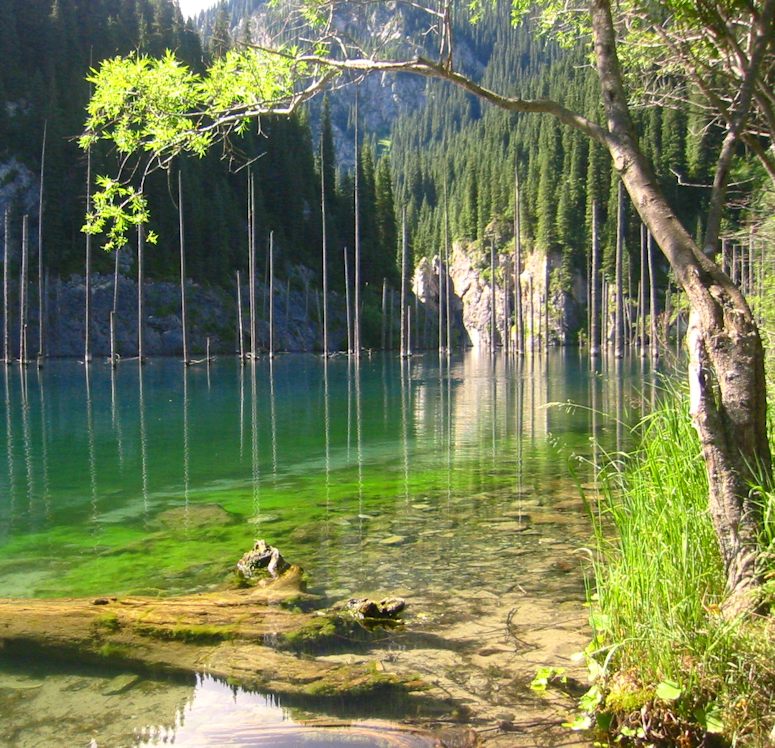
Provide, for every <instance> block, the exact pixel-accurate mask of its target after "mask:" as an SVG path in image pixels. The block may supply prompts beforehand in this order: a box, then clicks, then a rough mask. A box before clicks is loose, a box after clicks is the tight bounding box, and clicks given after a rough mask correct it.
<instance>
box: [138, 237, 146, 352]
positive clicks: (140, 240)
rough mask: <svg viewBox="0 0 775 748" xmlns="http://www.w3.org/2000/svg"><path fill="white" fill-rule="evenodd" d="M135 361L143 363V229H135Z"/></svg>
mask: <svg viewBox="0 0 775 748" xmlns="http://www.w3.org/2000/svg"><path fill="white" fill-rule="evenodd" d="M137 359H138V361H139V362H140V364H141V365H142V364H144V363H145V227H144V226H138V227H137Z"/></svg>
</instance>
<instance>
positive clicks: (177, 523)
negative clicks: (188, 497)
mask: <svg viewBox="0 0 775 748" xmlns="http://www.w3.org/2000/svg"><path fill="white" fill-rule="evenodd" d="M237 520H238V517H237V516H236V515H234V514H232V513H231V512H227V511H226V510H225V509H224V508H223V507H222V506H220V505H219V504H189V505H187V506H176V507H172V508H171V509H167V510H165V511H163V512H161V513H160V514H158V515H157V516H156V519H155V521H154V524H156V525H161V526H162V527H164V528H165V529H168V530H174V529H179V528H183V529H189V530H191V529H194V528H198V527H223V526H225V525H231V524H233V523H234V522H236V521H237Z"/></svg>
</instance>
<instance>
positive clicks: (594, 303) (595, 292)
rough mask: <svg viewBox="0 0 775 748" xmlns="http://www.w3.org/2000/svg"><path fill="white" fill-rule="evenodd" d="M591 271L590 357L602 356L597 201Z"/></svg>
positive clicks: (594, 207)
mask: <svg viewBox="0 0 775 748" xmlns="http://www.w3.org/2000/svg"><path fill="white" fill-rule="evenodd" d="M591 254H592V257H591V265H590V269H589V355H590V356H592V357H593V358H594V357H596V356H599V355H600V310H599V308H598V307H599V306H600V237H599V232H598V228H597V201H595V200H593V201H592V251H591Z"/></svg>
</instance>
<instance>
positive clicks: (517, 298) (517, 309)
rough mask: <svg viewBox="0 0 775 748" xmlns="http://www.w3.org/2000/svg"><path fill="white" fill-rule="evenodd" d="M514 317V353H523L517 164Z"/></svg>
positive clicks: (517, 171) (517, 167) (517, 173)
mask: <svg viewBox="0 0 775 748" xmlns="http://www.w3.org/2000/svg"><path fill="white" fill-rule="evenodd" d="M514 317H515V323H516V343H515V346H514V352H515V353H517V354H518V355H520V356H522V355H524V353H525V324H524V321H525V318H524V311H523V309H522V223H521V208H520V194H519V164H518V163H517V162H515V163H514Z"/></svg>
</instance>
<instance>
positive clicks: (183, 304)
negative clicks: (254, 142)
mask: <svg viewBox="0 0 775 748" xmlns="http://www.w3.org/2000/svg"><path fill="white" fill-rule="evenodd" d="M178 232H179V237H180V325H181V328H182V333H183V363H184V365H185V366H189V365H190V364H191V360H190V359H189V357H188V326H187V324H186V235H185V227H184V223H183V176H182V173H181V171H180V170H178Z"/></svg>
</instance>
